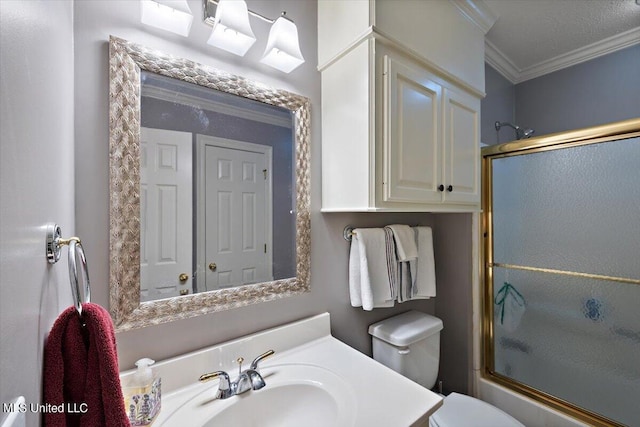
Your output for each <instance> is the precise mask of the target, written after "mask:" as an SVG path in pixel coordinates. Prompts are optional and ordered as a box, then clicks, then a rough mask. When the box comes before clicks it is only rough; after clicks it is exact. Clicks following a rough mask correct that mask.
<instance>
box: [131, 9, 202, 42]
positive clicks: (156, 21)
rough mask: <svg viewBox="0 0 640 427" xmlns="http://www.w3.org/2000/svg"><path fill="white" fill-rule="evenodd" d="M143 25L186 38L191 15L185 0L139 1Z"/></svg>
mask: <svg viewBox="0 0 640 427" xmlns="http://www.w3.org/2000/svg"><path fill="white" fill-rule="evenodd" d="M140 9H141V11H142V15H141V17H140V21H141V22H142V23H143V24H146V25H150V26H152V27H156V28H160V29H163V30H166V31H171V32H172V33H176V34H180V35H181V36H184V37H187V36H188V35H189V31H190V30H191V24H192V23H193V15H192V14H191V9H189V5H188V4H187V0H140Z"/></svg>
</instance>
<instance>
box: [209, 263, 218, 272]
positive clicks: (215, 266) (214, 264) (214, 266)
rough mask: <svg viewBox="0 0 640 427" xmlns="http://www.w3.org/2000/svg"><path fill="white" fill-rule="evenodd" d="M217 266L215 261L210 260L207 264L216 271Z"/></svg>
mask: <svg viewBox="0 0 640 427" xmlns="http://www.w3.org/2000/svg"><path fill="white" fill-rule="evenodd" d="M217 268H218V266H217V265H216V263H215V262H212V263H211V264H209V270H211V271H216V269H217Z"/></svg>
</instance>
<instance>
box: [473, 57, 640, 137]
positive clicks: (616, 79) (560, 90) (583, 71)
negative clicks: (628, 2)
mask: <svg viewBox="0 0 640 427" xmlns="http://www.w3.org/2000/svg"><path fill="white" fill-rule="evenodd" d="M485 75H486V78H487V84H486V91H487V96H486V98H485V99H484V100H483V101H482V105H481V116H482V142H484V143H485V144H489V145H493V144H496V143H503V142H509V141H511V140H513V139H515V137H514V133H513V131H512V130H511V129H509V128H505V129H502V130H500V140H499V141H497V139H496V131H495V128H494V127H493V122H495V121H496V120H507V119H501V118H500V117H501V116H504V117H506V116H507V115H508V114H511V117H512V119H513V121H514V123H516V124H518V125H519V126H521V127H525V128H526V127H531V128H533V129H535V131H536V133H535V135H534V136H539V135H544V134H548V133H555V132H563V131H566V130H571V129H580V128H583V127H589V126H596V125H600V124H605V123H611V122H616V121H619V120H626V119H630V118H634V117H640V78H639V77H638V76H640V45H636V46H632V47H628V48H626V49H622V50H619V51H617V52H613V53H610V54H608V55H604V56H601V57H599V58H596V59H592V60H590V61H587V62H583V63H582V64H578V65H574V66H572V67H569V68H565V69H563V70H559V71H556V72H553V73H550V74H547V75H544V76H540V77H537V78H535V79H531V80H527V81H525V82H522V83H518V84H516V85H513V84H511V83H510V82H509V81H508V80H507V79H505V78H504V77H502V76H501V75H500V74H499V73H498V72H497V71H495V70H494V69H493V68H491V67H490V66H489V65H486V64H485Z"/></svg>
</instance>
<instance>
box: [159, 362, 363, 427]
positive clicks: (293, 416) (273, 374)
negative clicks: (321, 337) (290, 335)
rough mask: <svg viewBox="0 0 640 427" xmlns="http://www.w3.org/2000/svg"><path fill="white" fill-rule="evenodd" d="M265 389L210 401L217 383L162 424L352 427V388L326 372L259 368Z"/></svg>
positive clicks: (297, 366) (305, 367) (290, 366)
mask: <svg viewBox="0 0 640 427" xmlns="http://www.w3.org/2000/svg"><path fill="white" fill-rule="evenodd" d="M261 373H262V376H263V378H264V380H265V382H266V383H267V386H266V387H264V388H263V389H261V390H257V391H256V390H253V391H248V392H246V393H243V394H241V395H238V396H233V397H231V398H229V399H215V398H214V395H215V391H216V390H217V384H215V383H208V384H207V387H206V389H204V390H202V391H200V393H199V394H196V395H195V396H194V397H192V398H190V399H189V400H188V401H187V402H186V403H185V404H184V405H182V406H181V407H180V408H179V409H177V410H176V411H175V412H173V414H172V415H171V416H170V417H168V418H167V419H166V421H165V422H164V423H162V424H161V425H162V426H171V425H189V426H193V427H200V426H202V427H216V426H221V425H242V426H243V427H245V426H246V427H252V426H260V427H271V426H273V427H276V426H277V427H281V426H308V427H314V426H317V427H326V426H353V425H354V423H355V417H356V399H355V395H354V392H353V390H352V388H351V387H350V386H349V384H347V383H346V382H345V381H344V380H342V379H341V378H340V377H339V376H338V375H336V374H335V373H333V372H331V371H330V370H328V369H325V368H322V367H319V366H314V365H307V364H281V365H272V366H269V367H268V368H264V369H261Z"/></svg>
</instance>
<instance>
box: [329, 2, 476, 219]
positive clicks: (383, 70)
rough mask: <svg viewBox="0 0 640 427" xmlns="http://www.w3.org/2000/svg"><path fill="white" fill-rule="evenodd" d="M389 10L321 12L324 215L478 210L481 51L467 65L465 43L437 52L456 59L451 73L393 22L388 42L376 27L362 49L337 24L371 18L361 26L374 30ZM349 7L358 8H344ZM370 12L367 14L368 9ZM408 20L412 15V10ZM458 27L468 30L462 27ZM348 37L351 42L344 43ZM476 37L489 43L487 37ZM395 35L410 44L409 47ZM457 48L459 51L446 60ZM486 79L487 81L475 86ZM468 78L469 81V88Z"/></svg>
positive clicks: (376, 5) (450, 9)
mask: <svg viewBox="0 0 640 427" xmlns="http://www.w3.org/2000/svg"><path fill="white" fill-rule="evenodd" d="M387 3H388V2H385V1H384V0H378V1H376V2H373V1H372V2H369V3H367V2H349V1H346V2H330V1H321V2H319V5H318V7H319V12H318V16H319V24H318V28H319V30H318V31H319V62H320V64H321V65H320V66H319V69H320V71H321V73H322V74H321V78H322V210H323V211H325V212H332V211H412V212H420V211H432V212H438V211H442V212H465V211H467V212H468V211H475V210H478V209H479V205H480V114H479V111H480V99H481V97H482V96H484V93H483V90H484V86H483V85H478V84H477V82H478V81H480V80H483V78H484V75H483V71H484V63H483V61H482V60H480V61H478V60H477V58H476V56H477V55H476V54H477V52H475V51H474V52H473V55H470V56H469V58H471V59H470V60H467V63H464V59H463V58H461V56H464V55H465V51H464V50H465V49H470V48H469V47H465V45H464V43H463V41H464V40H463V39H460V37H458V38H457V39H456V40H455V42H454V43H453V44H451V45H450V46H448V47H446V48H444V50H443V49H442V48H441V49H439V50H438V52H435V53H434V56H435V57H437V58H445V57H447V55H448V56H449V57H450V58H454V59H451V60H449V62H448V65H447V67H448V68H443V67H441V66H439V65H438V64H436V63H433V62H431V61H430V60H429V59H428V58H426V57H425V55H426V54H427V53H428V52H426V51H424V49H423V50H418V49H417V46H418V44H416V43H415V42H414V41H413V40H409V38H408V37H405V36H403V31H404V30H402V22H401V20H398V21H397V22H396V23H394V22H391V21H389V18H388V16H389V15H388V14H386V15H385V16H387V18H386V19H387V20H386V21H384V29H385V30H386V31H387V33H385V34H382V32H381V31H380V30H379V29H377V28H376V27H375V26H373V25H372V26H371V27H370V28H369V31H368V32H367V31H365V33H364V35H362V34H361V35H360V37H359V38H357V39H356V40H355V41H353V40H349V37H352V36H353V35H354V34H356V32H354V31H353V28H351V27H348V26H345V27H344V28H340V25H339V24H336V18H335V17H336V16H338V15H340V13H341V12H342V13H352V14H357V15H358V16H360V15H361V14H363V13H364V12H367V13H369V15H367V16H368V17H369V21H367V20H366V19H362V17H361V19H356V20H355V21H353V22H360V21H362V22H361V24H360V25H365V23H366V22H369V23H375V22H376V21H375V12H376V11H378V9H380V10H382V9H384V8H385V7H387V6H388V4H387ZM427 3H433V2H427ZM436 3H439V4H438V6H437V7H439V8H441V9H442V10H439V11H438V10H437V11H431V12H434V13H445V12H446V13H448V14H449V15H447V16H448V17H447V16H445V17H443V19H444V20H447V19H448V20H449V21H452V20H455V19H457V15H456V13H457V12H456V9H455V7H454V6H451V5H448V2H443V3H445V5H444V6H443V4H440V2H436ZM349 4H353V6H354V8H353V9H349V8H348V7H347V8H346V9H345V10H342V11H340V10H336V8H340V7H343V5H349ZM363 4H367V5H368V6H369V9H367V10H365V11H363V10H360V9H362V8H363ZM394 4H396V5H397V6H398V7H399V8H400V9H402V8H403V7H421V8H423V7H425V4H423V3H421V2H404V1H399V2H396V3H394ZM447 5H448V6H447ZM355 6H357V7H355ZM325 9H330V10H325ZM365 9H366V8H365ZM372 11H373V12H374V13H372ZM405 12H409V13H408V14H409V15H411V13H410V12H411V11H410V10H407V11H405ZM414 12H416V13H418V12H420V13H424V12H425V11H414ZM340 16H341V15H340ZM323 17H327V18H326V19H325V18H323ZM329 18H332V19H329ZM430 19H437V17H435V16H431V17H430ZM338 21H340V20H338ZM466 23H467V25H471V26H472V25H473V24H471V23H470V22H469V21H466ZM456 24H457V25H458V26H460V25H462V23H461V22H458V21H456ZM327 25H329V26H331V29H332V32H331V34H332V36H331V37H330V38H328V39H327V40H328V41H326V42H325V41H323V40H324V39H323V36H322V35H323V34H324V33H326V32H327V29H326V28H324V27H325V26H327ZM336 26H337V27H338V28H336ZM421 31H422V30H421ZM423 31H432V30H423ZM341 33H342V34H343V35H344V40H341V39H340V36H339V35H340V34H341ZM462 33H463V34H466V37H467V38H469V37H473V42H474V43H470V46H472V47H471V48H473V49H475V48H477V46H475V44H477V43H476V42H477V40H476V36H478V34H476V33H474V32H473V31H470V30H469V28H468V27H467V30H466V32H465V31H462ZM477 33H479V34H480V36H479V37H480V39H482V36H483V34H482V31H477ZM411 34H413V33H411ZM390 35H392V36H397V37H400V38H403V37H404V38H406V40H407V43H406V44H403V43H402V40H398V39H396V38H392V37H391V36H390ZM422 36H425V37H426V36H434V34H430V35H427V34H422ZM412 37H413V36H412ZM442 40H446V39H442ZM341 42H342V46H343V49H342V50H341V49H340V48H339V47H340V46H341ZM348 42H350V43H348ZM323 43H326V45H327V46H323ZM413 47H416V49H414V48H413ZM453 47H455V48H456V49H458V50H461V51H456V52H451V51H449V52H447V50H448V49H451V48H453ZM481 49H483V48H481ZM456 58H457V59H456ZM323 60H324V61H325V63H324V64H323V62H322V61H323ZM461 61H462V62H461ZM451 64H454V65H451ZM455 64H462V65H464V67H465V70H463V71H461V72H458V71H459V70H456V69H453V68H456V66H457V65H455ZM452 67H453V68H452ZM478 73H480V74H481V76H482V79H478V78H477V74H478ZM465 75H467V76H471V77H470V78H469V79H466V80H465V79H463V78H462V77H464V76H465Z"/></svg>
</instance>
